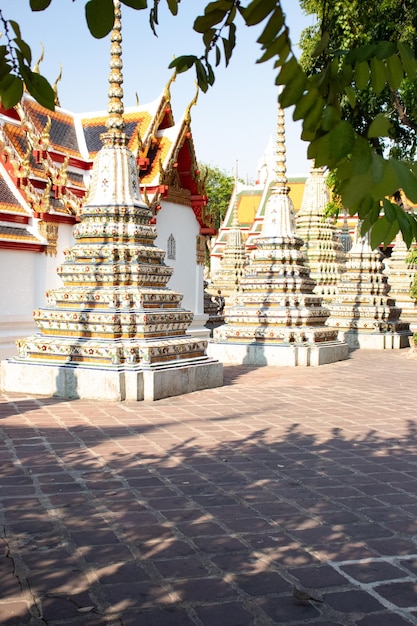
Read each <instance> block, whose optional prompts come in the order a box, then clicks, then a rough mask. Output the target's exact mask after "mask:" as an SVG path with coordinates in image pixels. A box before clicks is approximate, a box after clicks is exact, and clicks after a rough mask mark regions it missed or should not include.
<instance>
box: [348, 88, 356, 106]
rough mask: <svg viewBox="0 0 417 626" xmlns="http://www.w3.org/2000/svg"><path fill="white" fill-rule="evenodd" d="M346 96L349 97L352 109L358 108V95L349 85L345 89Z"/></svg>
mask: <svg viewBox="0 0 417 626" xmlns="http://www.w3.org/2000/svg"><path fill="white" fill-rule="evenodd" d="M345 94H346V95H347V98H348V100H349V105H350V108H351V109H354V108H355V106H356V93H355V90H354V89H353V87H351V86H350V85H347V86H346V87H345Z"/></svg>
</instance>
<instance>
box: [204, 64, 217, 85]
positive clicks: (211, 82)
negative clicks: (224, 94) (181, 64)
mask: <svg viewBox="0 0 417 626" xmlns="http://www.w3.org/2000/svg"><path fill="white" fill-rule="evenodd" d="M206 65H207V81H208V84H209V85H214V81H215V80H216V77H215V75H214V72H213V68H212V67H211V65H210V63H208V62H207V61H206Z"/></svg>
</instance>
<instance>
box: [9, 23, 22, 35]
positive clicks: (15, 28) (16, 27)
mask: <svg viewBox="0 0 417 626" xmlns="http://www.w3.org/2000/svg"><path fill="white" fill-rule="evenodd" d="M9 24H10V26H11V27H12V28H13V32H14V34H15V35H16V37H17V38H18V39H21V38H22V35H21V34H20V26H19V24H18V23H17V22H15V21H14V20H9Z"/></svg>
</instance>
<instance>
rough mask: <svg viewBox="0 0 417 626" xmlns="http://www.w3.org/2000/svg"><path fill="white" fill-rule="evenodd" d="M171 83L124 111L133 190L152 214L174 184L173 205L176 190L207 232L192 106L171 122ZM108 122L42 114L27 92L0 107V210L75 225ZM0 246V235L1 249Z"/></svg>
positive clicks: (100, 116)
mask: <svg viewBox="0 0 417 626" xmlns="http://www.w3.org/2000/svg"><path fill="white" fill-rule="evenodd" d="M174 79H175V76H173V77H172V78H171V79H170V81H169V83H168V85H167V86H166V87H165V89H164V90H163V91H162V92H161V94H160V95H159V96H158V98H156V99H155V100H154V101H152V102H150V103H149V104H142V105H137V106H135V107H128V108H126V110H125V112H124V113H123V120H124V124H125V126H124V132H125V134H126V136H127V145H128V148H129V149H130V150H131V152H132V153H133V154H134V155H135V156H136V159H137V163H138V168H139V176H140V185H141V188H142V189H145V188H146V200H147V201H148V202H149V203H150V205H151V209H152V210H153V211H154V210H155V208H156V205H157V204H158V203H159V201H160V198H161V197H168V196H169V189H170V186H171V185H173V187H175V190H176V198H177V201H178V192H179V191H180V192H182V194H183V197H184V203H185V204H186V205H188V206H190V207H191V208H192V209H193V211H194V213H195V216H196V219H197V220H198V222H199V223H200V227H201V228H202V229H206V230H208V231H210V234H213V233H214V232H215V231H214V229H213V228H212V224H211V222H209V221H208V220H210V217H205V216H204V212H203V211H202V207H203V206H204V205H205V204H206V202H207V199H206V197H205V195H204V185H203V182H202V180H201V179H200V173H199V171H198V165H197V158H196V155H195V150H194V144H193V140H192V134H191V130H190V123H191V118H190V114H189V109H190V107H191V105H190V106H189V107H188V109H187V110H186V112H185V113H184V115H183V117H182V119H181V120H180V122H179V123H177V124H175V123H174V117H173V114H172V109H171V102H170V91H169V87H170V85H171V83H172V81H173V80H174ZM195 101H196V98H194V101H193V103H195ZM107 119H108V113H107V112H106V111H98V112H97V111H96V112H87V113H81V114H77V113H72V112H70V111H66V110H65V109H63V108H61V107H60V106H57V107H56V109H55V111H49V110H48V109H45V108H44V107H42V106H41V105H40V104H39V103H37V102H36V101H34V100H33V99H32V98H31V97H30V96H28V95H27V94H24V96H23V98H22V101H21V102H20V103H19V104H18V105H17V106H16V107H15V108H14V109H11V110H9V111H6V110H4V109H3V108H0V146H1V148H2V150H1V156H2V160H1V163H2V165H3V168H4V171H6V172H7V174H8V176H9V179H8V181H7V182H5V181H4V177H3V176H1V177H0V178H1V183H0V212H3V213H4V212H6V213H7V214H8V215H19V214H25V215H28V214H29V216H30V217H32V216H35V217H36V216H38V215H42V216H43V217H42V219H47V220H48V219H49V218H48V217H47V216H48V215H50V216H53V221H60V216H63V221H68V219H69V217H70V216H72V219H73V222H74V223H75V221H76V219H77V215H78V213H79V210H80V207H81V205H82V200H83V198H84V196H85V194H86V191H87V188H88V185H89V178H90V170H91V168H92V163H93V159H94V158H95V156H96V154H97V153H98V151H99V150H100V149H101V147H102V135H103V133H105V132H106V131H107V127H106V121H107ZM13 187H14V189H15V191H16V194H13V193H12V192H11V188H13ZM161 190H162V191H161ZM180 195H181V193H180ZM180 201H181V200H180ZM28 212H29V213H28ZM51 219H52V218H51ZM61 221H62V220H61ZM3 240H4V238H3V236H2V234H1V233H0V245H1V242H2V241H3Z"/></svg>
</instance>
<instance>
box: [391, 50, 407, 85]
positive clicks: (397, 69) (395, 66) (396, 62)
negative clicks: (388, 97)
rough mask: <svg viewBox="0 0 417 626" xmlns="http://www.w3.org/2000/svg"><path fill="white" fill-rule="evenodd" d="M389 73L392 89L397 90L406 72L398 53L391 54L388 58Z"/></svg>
mask: <svg viewBox="0 0 417 626" xmlns="http://www.w3.org/2000/svg"><path fill="white" fill-rule="evenodd" d="M387 75H388V82H389V85H390V87H391V89H393V90H394V91H397V89H398V87H399V86H400V85H401V82H402V80H403V78H404V73H403V67H402V65H401V61H400V59H399V57H398V55H396V54H393V55H391V56H390V57H388V59H387Z"/></svg>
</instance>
